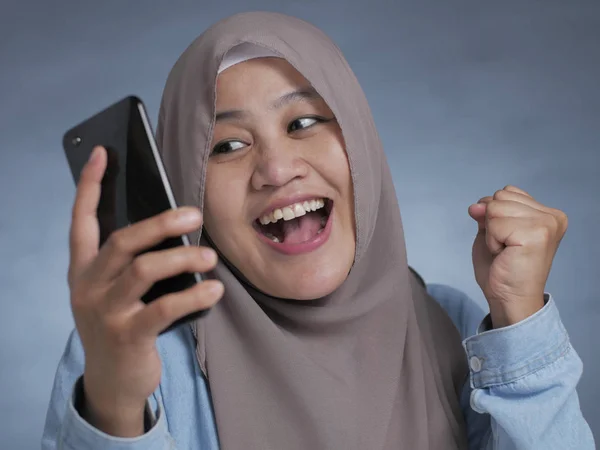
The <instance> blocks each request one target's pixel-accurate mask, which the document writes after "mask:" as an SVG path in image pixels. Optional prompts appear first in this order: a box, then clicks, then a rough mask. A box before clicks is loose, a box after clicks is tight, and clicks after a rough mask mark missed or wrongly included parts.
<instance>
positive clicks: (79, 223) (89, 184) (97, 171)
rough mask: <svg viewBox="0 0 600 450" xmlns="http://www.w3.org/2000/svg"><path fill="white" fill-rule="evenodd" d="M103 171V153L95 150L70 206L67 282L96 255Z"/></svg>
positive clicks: (81, 176)
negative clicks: (97, 211)
mask: <svg viewBox="0 0 600 450" xmlns="http://www.w3.org/2000/svg"><path fill="white" fill-rule="evenodd" d="M105 170H106V150H104V148H102V147H96V148H94V150H93V151H92V154H91V155H90V159H89V161H88V162H87V164H86V165H85V166H84V168H83V170H82V171H81V174H80V177H79V182H78V184H77V192H76V195H75V201H74V203H73V211H72V218H71V229H70V232H69V243H70V244H69V248H70V264H69V282H71V280H72V279H73V277H74V276H76V275H77V274H78V273H80V272H81V270H82V269H83V268H84V267H86V266H87V265H88V264H89V263H90V262H91V261H92V260H93V258H94V257H95V256H96V254H97V253H98V243H99V238H100V231H99V226H98V218H97V215H96V210H97V208H98V202H99V201H100V191H101V182H102V177H103V175H104V171H105Z"/></svg>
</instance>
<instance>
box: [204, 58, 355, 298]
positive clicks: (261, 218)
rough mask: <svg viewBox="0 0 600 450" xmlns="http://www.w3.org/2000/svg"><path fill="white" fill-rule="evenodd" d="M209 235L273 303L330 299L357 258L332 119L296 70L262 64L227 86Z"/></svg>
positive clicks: (217, 134) (218, 128) (220, 88)
mask: <svg viewBox="0 0 600 450" xmlns="http://www.w3.org/2000/svg"><path fill="white" fill-rule="evenodd" d="M216 111H217V113H216V124H215V128H214V134H213V140H212V143H211V148H212V154H211V156H210V159H209V164H208V169H207V178H206V196H205V204H204V226H205V229H206V231H207V232H208V234H209V235H210V237H211V239H212V240H213V242H214V244H215V245H216V246H217V247H218V248H219V250H220V251H221V252H222V254H223V256H224V257H225V258H227V260H228V261H230V262H231V263H232V264H233V265H234V266H235V267H237V268H238V270H240V271H241V272H242V274H243V275H244V276H245V277H246V278H247V279H248V281H250V282H251V283H252V284H253V285H254V286H256V287H257V288H258V289H260V290H261V291H263V292H265V293H266V294H269V295H272V296H275V297H280V298H287V299H297V300H309V299H316V298H319V297H322V296H325V295H328V294H330V293H331V292H333V291H334V290H335V289H336V288H338V287H339V286H340V285H341V284H342V282H343V281H344V280H345V279H346V276H347V275H348V272H349V271H350V268H351V266H352V263H353V259H354V248H355V225H354V206H353V205H354V197H353V191H352V180H351V176H350V168H349V165H348V158H347V156H346V151H345V148H344V141H343V138H342V132H341V130H340V127H339V125H338V123H337V121H336V120H335V117H334V115H333V113H332V111H331V110H330V109H329V107H328V106H327V104H326V103H325V101H324V100H323V99H322V98H321V97H320V96H319V95H318V94H317V93H316V92H315V90H314V89H313V88H312V87H311V85H310V83H309V82H308V81H307V80H306V79H305V78H304V77H303V76H302V75H301V74H300V73H298V72H297V71H296V70H295V69H294V68H293V67H292V66H291V65H290V64H289V63H288V62H287V61H285V60H283V59H280V58H258V59H252V60H249V61H246V62H243V63H239V64H236V65H234V66H232V67H230V68H228V69H226V70H225V71H223V72H222V73H221V74H220V75H219V77H218V80H217V109H216Z"/></svg>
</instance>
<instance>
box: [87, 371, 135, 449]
mask: <svg viewBox="0 0 600 450" xmlns="http://www.w3.org/2000/svg"><path fill="white" fill-rule="evenodd" d="M81 381H82V386H81V391H80V394H81V397H80V398H81V400H80V404H79V408H78V409H79V413H80V415H81V416H82V418H83V419H84V420H86V421H87V422H88V423H89V424H90V425H92V426H94V427H95V428H97V429H98V430H100V431H102V432H104V433H106V434H108V435H111V436H115V437H123V438H131V437H137V436H141V435H143V434H144V433H145V426H144V419H145V412H146V399H144V400H140V401H127V402H125V401H123V399H120V398H119V396H118V395H112V396H111V395H107V393H106V392H98V391H96V390H94V389H93V387H92V388H90V387H89V386H87V385H86V383H85V382H84V381H85V377H83V378H82V380H81Z"/></svg>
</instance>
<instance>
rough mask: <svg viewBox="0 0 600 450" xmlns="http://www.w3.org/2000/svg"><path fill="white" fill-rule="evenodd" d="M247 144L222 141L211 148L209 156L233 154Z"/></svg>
mask: <svg viewBox="0 0 600 450" xmlns="http://www.w3.org/2000/svg"><path fill="white" fill-rule="evenodd" d="M246 145H247V144H246V143H245V142H242V141H222V142H219V143H218V144H217V145H215V146H214V147H213V150H212V153H211V155H220V154H227V153H232V152H235V151H236V150H239V149H241V148H244V147H245V146H246Z"/></svg>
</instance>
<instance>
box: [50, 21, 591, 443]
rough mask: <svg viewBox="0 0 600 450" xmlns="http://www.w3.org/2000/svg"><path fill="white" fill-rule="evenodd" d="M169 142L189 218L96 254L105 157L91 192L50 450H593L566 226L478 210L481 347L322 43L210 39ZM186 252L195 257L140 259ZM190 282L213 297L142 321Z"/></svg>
mask: <svg viewBox="0 0 600 450" xmlns="http://www.w3.org/2000/svg"><path fill="white" fill-rule="evenodd" d="M157 134H158V142H159V145H160V147H161V151H162V156H163V160H164V162H165V165H166V167H167V170H168V172H169V176H170V179H171V181H172V184H173V188H174V190H175V193H176V196H177V199H178V201H179V203H180V204H182V205H186V206H188V207H187V208H181V210H179V211H171V212H168V213H165V214H162V215H161V216H160V217H157V218H153V219H151V220H148V221H146V222H144V223H139V224H136V225H133V226H131V227H129V228H128V229H125V230H121V231H118V232H117V233H115V234H113V236H112V237H111V238H110V239H109V241H108V243H107V245H105V246H104V247H103V248H102V249H101V250H100V251H99V252H98V251H97V246H98V245H97V242H98V240H97V234H98V232H97V222H96V219H95V207H96V204H97V202H98V197H99V181H100V179H101V177H102V173H103V170H104V166H105V158H106V156H105V154H104V153H103V151H102V150H101V149H99V150H97V151H96V152H95V153H94V155H93V157H92V158H91V160H90V162H89V164H88V166H87V167H86V169H85V170H84V173H83V175H82V181H81V183H80V185H79V186H78V193H77V199H76V201H75V205H74V213H73V222H72V230H71V265H70V271H69V283H70V288H71V294H72V295H71V297H72V299H71V301H72V307H73V312H74V316H75V322H76V327H77V333H74V334H73V335H72V336H71V339H70V340H69V343H68V345H67V350H66V351H65V354H64V356H63V359H62V361H61V364H60V366H59V369H58V373H57V377H56V382H55V388H54V391H53V396H52V401H51V404H50V409H49V413H48V419H47V424H46V430H45V434H44V445H45V448H47V449H53V448H57V446H60V444H59V443H62V445H63V447H61V448H91V449H95V448H103V449H111V448H114V449H117V448H118V449H142V448H143V449H167V448H180V449H183V448H186V449H187V448H199V449H217V448H223V449H239V448H252V449H292V450H296V449H298V450H300V449H302V450H305V449H344V450H348V449H369V450H373V449H400V448H402V449H411V450H412V449H435V450H440V449H441V450H443V449H465V448H473V449H475V448H494V449H509V448H510V449H512V448H520V449H525V448H527V449H533V448H544V449H549V448H561V449H565V448H577V449H591V448H593V445H594V444H593V441H592V437H591V433H590V430H589V428H588V426H587V424H586V422H585V420H584V419H583V417H582V416H581V412H580V410H579V406H578V399H577V394H576V392H575V386H576V384H577V381H578V379H579V377H580V375H581V361H580V360H579V358H578V356H577V354H576V353H575V351H574V350H573V349H572V347H571V346H570V344H569V340H568V337H567V334H566V332H565V330H564V328H563V326H562V324H561V322H560V318H559V316H558V313H557V310H556V306H555V304H554V301H553V300H552V299H551V298H550V296H549V295H547V294H545V293H544V285H545V282H546V278H547V276H548V272H549V270H550V265H551V262H552V259H553V256H554V253H555V251H556V249H557V247H558V244H559V242H560V239H561V238H562V236H563V234H564V232H565V230H566V217H565V215H564V214H563V213H562V212H560V211H558V210H555V209H552V208H548V207H545V206H543V205H541V204H539V203H537V202H536V201H535V200H534V199H533V198H531V197H530V196H529V195H528V194H526V193H525V192H523V191H521V190H519V189H517V188H513V187H507V188H505V189H503V190H500V191H498V192H497V193H496V194H494V196H491V197H484V198H483V199H482V200H481V201H480V202H479V203H477V204H475V205H472V206H471V207H470V208H469V212H470V214H471V216H472V217H473V219H475V221H477V223H478V224H479V229H480V232H479V233H478V235H477V238H476V240H475V244H474V249H473V250H474V253H473V260H474V267H475V274H476V278H477V281H478V283H479V285H480V286H481V288H482V290H483V292H484V294H485V295H486V298H487V299H488V302H489V304H490V313H491V314H490V316H489V317H488V318H487V319H486V320H485V321H484V322H483V323H482V325H481V327H480V328H479V329H478V332H479V333H478V335H476V336H471V337H469V335H470V334H473V332H474V331H475V329H476V327H477V325H478V324H479V322H480V319H481V318H482V316H483V314H481V313H480V312H479V311H478V309H477V308H476V306H474V303H472V302H471V301H469V300H468V299H467V298H466V297H465V296H464V295H463V294H461V293H459V292H457V291H454V290H451V289H450V288H447V287H443V286H428V287H427V289H426V288H425V287H424V286H422V285H421V284H420V283H419V281H418V278H417V277H416V276H415V275H414V274H412V273H411V272H410V271H409V268H408V266H407V261H406V255H405V248H404V237H403V231H402V224H401V221H400V213H399V210H398V205H397V201H396V197H395V193H394V187H393V184H392V178H391V176H390V172H389V169H388V166H387V163H386V161H385V157H384V153H383V150H382V148H381V144H380V142H379V139H378V137H377V133H376V130H375V126H374V124H373V121H372V118H371V114H370V111H369V107H368V105H367V102H366V99H365V97H364V95H363V93H362V91H361V89H360V87H359V85H358V82H357V80H356V79H355V77H354V75H353V74H352V72H351V70H350V68H349V67H348V65H347V63H346V62H345V60H344V58H343V57H342V55H341V53H340V52H339V50H338V49H337V47H335V45H334V44H333V43H332V42H331V41H330V40H329V39H328V38H327V37H326V36H325V35H324V34H323V33H322V32H321V31H319V30H317V29H316V28H314V27H312V26H311V25H309V24H307V23H305V22H303V21H300V20H298V19H294V18H290V17H286V16H282V15H279V14H269V13H249V14H241V15H236V16H233V17H231V18H229V19H226V20H224V21H221V22H219V23H218V24H216V25H214V26H213V27H212V28H210V29H209V30H208V31H206V32H205V33H204V34H203V35H202V36H201V37H200V38H198V39H197V40H196V41H195V42H194V43H192V45H191V46H190V47H189V48H188V49H187V50H186V51H185V52H184V54H183V55H182V56H181V58H180V59H179V61H178V62H177V64H176V65H175V67H174V68H173V70H172V72H171V74H170V77H169V80H168V82H167V85H166V89H165V92H164V97H163V102H162V106H161V111H160V118H159V127H158V133H157ZM192 207H197V208H199V209H200V211H202V213H203V223H202V219H201V216H200V214H199V212H198V211H197V210H196V209H194V208H192ZM201 225H202V230H201V231H200V227H201ZM182 233H190V236H191V237H192V239H193V240H192V242H197V243H198V244H199V245H198V247H194V248H187V249H186V248H179V249H176V250H168V251H165V252H163V253H159V254H157V253H148V254H144V255H143V256H137V257H136V256H135V255H137V254H139V252H140V251H141V250H143V249H145V248H148V247H150V246H151V245H152V244H154V243H156V242H159V241H160V240H162V239H164V238H165V237H166V236H176V235H179V234H182ZM212 249H214V250H212ZM215 250H216V252H215ZM217 254H218V256H219V258H218V260H219V261H218V262H217ZM183 271H200V272H205V273H206V274H207V277H208V278H211V280H208V281H205V282H204V283H202V284H200V285H199V286H196V287H194V288H192V289H190V290H189V291H186V292H184V293H180V294H177V295H173V296H168V297H165V298H162V299H159V300H158V301H156V302H154V303H152V304H150V305H148V306H146V305H144V304H142V303H141V302H140V301H139V297H140V295H142V294H143V292H145V290H146V289H148V287H149V286H151V284H152V283H153V282H154V281H156V280H158V279H161V278H164V277H166V276H169V275H172V274H175V273H180V272H183ZM221 297H222V299H221V301H220V302H218V303H217V301H218V300H219V298H221ZM211 306H212V311H211V312H210V313H209V314H208V315H207V316H206V317H205V318H203V319H200V320H198V321H197V322H195V323H193V324H192V325H191V326H183V327H179V328H178V329H176V330H174V331H172V332H169V333H165V334H163V335H161V336H160V337H159V338H158V339H157V335H158V334H159V333H160V331H161V330H163V329H164V328H166V327H167V326H168V324H169V323H171V322H173V321H174V320H176V319H177V318H179V317H182V316H184V315H186V314H187V313H189V312H192V311H194V310H197V309H203V308H207V307H211ZM492 326H493V327H494V328H497V330H491V327H492ZM461 339H466V340H465V341H464V349H463V346H462V345H461ZM84 349H85V356H84V353H83V350H84ZM465 349H466V353H467V357H468V358H465ZM81 374H83V377H81V378H80V376H81ZM147 400H148V401H147Z"/></svg>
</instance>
